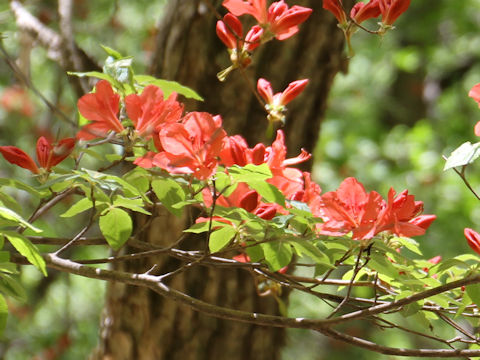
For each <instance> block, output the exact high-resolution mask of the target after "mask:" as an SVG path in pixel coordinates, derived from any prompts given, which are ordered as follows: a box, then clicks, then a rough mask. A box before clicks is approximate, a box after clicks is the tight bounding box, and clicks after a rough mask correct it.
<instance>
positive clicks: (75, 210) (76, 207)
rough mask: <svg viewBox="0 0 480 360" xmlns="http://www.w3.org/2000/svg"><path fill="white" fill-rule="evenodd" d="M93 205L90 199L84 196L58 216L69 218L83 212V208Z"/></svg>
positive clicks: (89, 207) (86, 208)
mask: <svg viewBox="0 0 480 360" xmlns="http://www.w3.org/2000/svg"><path fill="white" fill-rule="evenodd" d="M92 206H93V203H92V200H90V199H89V198H87V197H85V198H83V199H80V200H79V201H77V202H76V203H75V204H73V205H72V206H71V207H70V208H69V209H68V210H67V211H65V212H64V213H63V214H61V215H60V217H64V218H69V217H72V216H75V215H77V214H80V213H81V212H84V211H85V210H88V209H91V208H92Z"/></svg>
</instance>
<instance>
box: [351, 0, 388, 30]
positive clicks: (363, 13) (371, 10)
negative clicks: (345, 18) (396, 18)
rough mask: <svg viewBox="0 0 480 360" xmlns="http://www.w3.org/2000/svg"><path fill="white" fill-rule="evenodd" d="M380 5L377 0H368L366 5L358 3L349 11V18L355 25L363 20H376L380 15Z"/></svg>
mask: <svg viewBox="0 0 480 360" xmlns="http://www.w3.org/2000/svg"><path fill="white" fill-rule="evenodd" d="M380 13H381V12H380V5H379V1H378V0H370V1H369V2H368V3H367V4H365V3H363V2H358V3H356V4H355V6H354V7H353V8H352V10H351V11H350V17H352V18H353V20H355V22H356V23H357V24H360V23H362V22H364V21H365V20H368V19H371V18H376V17H378V16H379V15H380Z"/></svg>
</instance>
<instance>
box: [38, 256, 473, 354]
mask: <svg viewBox="0 0 480 360" xmlns="http://www.w3.org/2000/svg"><path fill="white" fill-rule="evenodd" d="M44 259H45V261H46V263H47V265H48V266H49V267H51V268H54V269H57V270H61V271H64V272H68V273H72V274H77V275H81V276H84V277H89V278H94V279H99V280H107V281H119V282H122V283H126V284H130V285H136V286H143V287H148V288H150V289H152V290H153V291H155V292H157V293H158V294H160V295H162V296H164V297H166V298H169V299H171V300H175V301H178V302H180V303H182V304H184V305H187V306H189V307H190V308H192V309H193V310H195V311H200V312H202V313H205V314H207V315H211V316H214V317H217V318H222V319H228V320H235V321H241V322H247V323H252V324H256V325H261V326H272V327H283V328H297V329H310V330H316V331H318V332H320V333H322V334H324V335H326V336H328V337H332V338H335V339H337V340H341V341H344V342H346V343H349V344H352V345H355V346H359V347H362V348H365V349H368V350H371V351H375V352H378V353H381V354H387V355H400V356H423V357H438V358H447V357H466V356H480V350H469V349H466V350H457V349H453V350H451V349H403V348H391V347H387V346H382V345H378V344H375V343H373V342H370V341H367V340H364V339H361V338H357V337H354V336H350V335H346V334H343V333H341V332H339V331H336V330H334V329H331V328H329V327H328V326H329V325H330V324H329V323H330V322H331V320H336V319H330V320H312V319H305V318H287V317H282V316H275V315H265V314H258V313H250V312H246V311H240V310H233V309H228V308H225V307H221V306H216V305H212V304H209V303H206V302H204V301H201V300H198V299H196V298H193V297H191V296H189V295H186V294H184V293H182V292H180V291H177V290H175V289H172V288H170V287H169V286H167V285H166V284H164V283H162V282H161V277H159V276H153V275H149V274H130V273H126V272H121V271H113V270H105V269H99V268H93V267H88V266H85V265H81V264H78V263H75V262H73V261H70V260H65V259H61V258H58V257H56V256H55V255H52V254H47V255H44ZM465 280H467V282H468V281H470V282H472V281H477V282H480V276H476V277H472V278H470V279H465ZM465 280H463V282H465ZM447 285H449V284H447ZM402 300H403V299H402ZM398 302H399V301H398ZM398 302H397V303H398Z"/></svg>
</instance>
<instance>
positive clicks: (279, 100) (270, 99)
mask: <svg viewBox="0 0 480 360" xmlns="http://www.w3.org/2000/svg"><path fill="white" fill-rule="evenodd" d="M307 84H308V79H302V80H297V81H293V82H291V83H290V84H288V86H287V88H286V89H285V90H284V91H283V92H281V93H276V94H275V95H274V94H273V89H272V85H271V84H270V82H269V81H267V80H265V79H262V78H260V79H258V81H257V91H258V93H259V94H260V96H261V97H262V98H263V99H264V100H265V102H266V103H267V104H268V105H270V106H272V107H278V106H284V105H287V104H288V103H289V102H290V101H292V100H293V99H295V98H296V97H297V96H298V95H300V93H301V92H302V91H303V89H305V87H306V86H307Z"/></svg>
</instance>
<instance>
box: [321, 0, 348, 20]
mask: <svg viewBox="0 0 480 360" xmlns="http://www.w3.org/2000/svg"><path fill="white" fill-rule="evenodd" d="M323 8H324V9H325V10H328V11H330V12H331V13H332V14H333V15H335V17H336V18H337V20H338V22H339V23H340V24H341V25H344V24H346V23H347V14H345V11H343V6H342V0H323Z"/></svg>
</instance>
